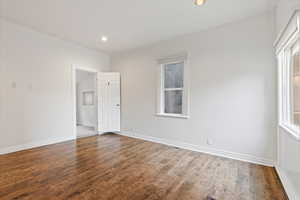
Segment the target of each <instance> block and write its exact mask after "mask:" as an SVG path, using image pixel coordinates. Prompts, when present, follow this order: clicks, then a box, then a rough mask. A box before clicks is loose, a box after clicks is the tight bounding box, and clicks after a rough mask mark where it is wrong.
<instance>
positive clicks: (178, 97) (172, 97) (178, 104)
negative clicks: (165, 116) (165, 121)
mask: <svg viewBox="0 0 300 200" xmlns="http://www.w3.org/2000/svg"><path fill="white" fill-rule="evenodd" d="M165 113H171V114H182V91H181V90H175V91H174V90H173V91H165Z"/></svg>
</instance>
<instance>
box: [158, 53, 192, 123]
mask: <svg viewBox="0 0 300 200" xmlns="http://www.w3.org/2000/svg"><path fill="white" fill-rule="evenodd" d="M186 63H187V62H186V57H184V56H181V57H175V58H167V59H161V60H160V62H159V65H160V76H159V77H160V84H159V102H158V105H159V108H158V109H159V110H158V115H161V116H170V117H182V118H187V117H188V109H187V108H188V105H187V102H188V101H187V97H188V90H187V88H188V86H187V81H186V79H187V76H186V75H187V66H186V65H187V64H186Z"/></svg>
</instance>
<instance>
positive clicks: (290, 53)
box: [277, 23, 300, 139]
mask: <svg viewBox="0 0 300 200" xmlns="http://www.w3.org/2000/svg"><path fill="white" fill-rule="evenodd" d="M297 24H298V23H294V26H293V23H291V24H290V26H288V28H287V31H289V32H288V33H285V34H283V35H282V38H280V41H279V42H278V43H277V58H278V65H279V97H280V99H279V120H280V125H281V126H282V127H283V128H285V129H286V130H288V131H289V132H290V133H292V135H294V136H295V137H297V138H298V139H299V137H300V35H299V27H298V25H297ZM278 46H279V47H278Z"/></svg>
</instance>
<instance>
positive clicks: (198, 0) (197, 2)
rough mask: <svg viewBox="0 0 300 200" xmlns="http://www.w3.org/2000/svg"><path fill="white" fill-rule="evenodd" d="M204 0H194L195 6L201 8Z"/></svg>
mask: <svg viewBox="0 0 300 200" xmlns="http://www.w3.org/2000/svg"><path fill="white" fill-rule="evenodd" d="M205 2H206V0H195V4H196V5H197V6H202V5H203V4H205Z"/></svg>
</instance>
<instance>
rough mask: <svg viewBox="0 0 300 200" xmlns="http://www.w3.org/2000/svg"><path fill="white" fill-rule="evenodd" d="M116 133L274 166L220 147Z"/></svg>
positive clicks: (267, 161) (136, 134)
mask: <svg viewBox="0 0 300 200" xmlns="http://www.w3.org/2000/svg"><path fill="white" fill-rule="evenodd" d="M116 134H119V135H123V136H127V137H132V138H136V139H141V140H146V141H150V142H155V143H160V144H164V145H168V146H173V147H178V148H182V149H187V150H191V151H196V152H201V153H207V154H211V155H215V156H220V157H225V158H230V159H234V160H239V161H244V162H249V163H254V164H259V165H264V166H270V167H273V166H274V161H273V160H269V159H265V158H259V157H256V156H252V155H248V154H241V153H235V152H229V151H224V150H219V149H215V148H210V147H203V146H198V145H194V144H189V143H185V142H179V141H174V140H168V139H163V138H156V137H151V136H146V135H142V134H138V133H133V132H130V131H121V132H119V133H116Z"/></svg>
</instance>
